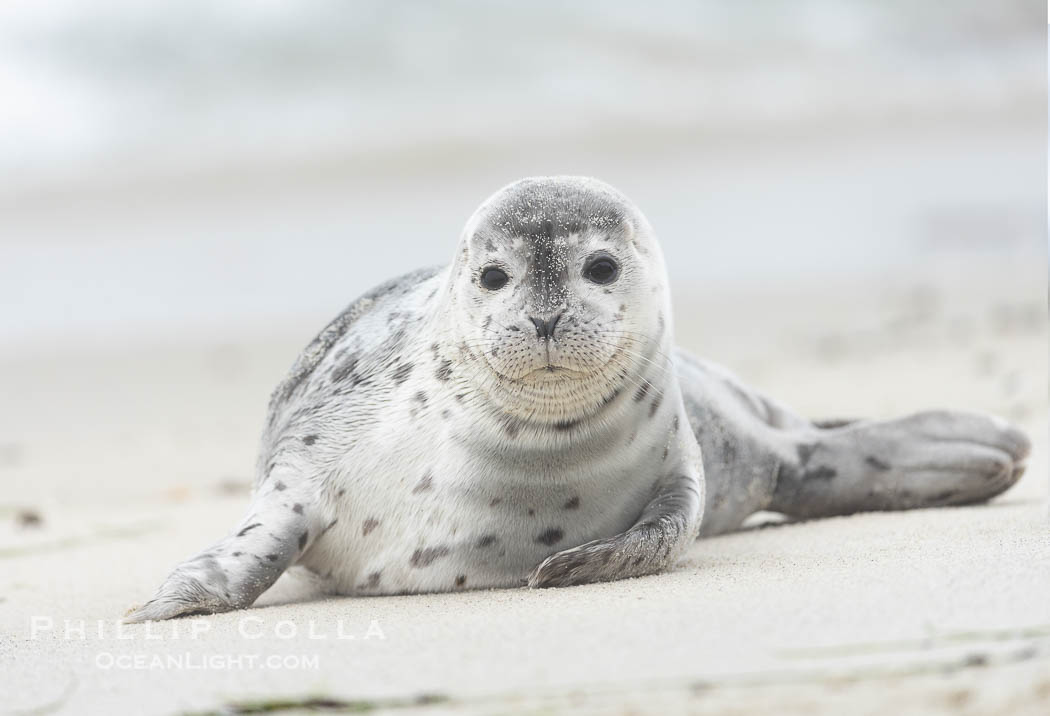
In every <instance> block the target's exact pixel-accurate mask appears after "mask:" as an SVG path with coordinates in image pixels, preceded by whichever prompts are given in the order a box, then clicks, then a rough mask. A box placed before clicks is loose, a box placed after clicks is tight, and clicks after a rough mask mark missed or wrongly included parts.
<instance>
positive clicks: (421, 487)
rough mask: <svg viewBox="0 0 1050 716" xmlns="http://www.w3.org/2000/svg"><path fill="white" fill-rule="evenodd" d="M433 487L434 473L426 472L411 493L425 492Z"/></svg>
mask: <svg viewBox="0 0 1050 716" xmlns="http://www.w3.org/2000/svg"><path fill="white" fill-rule="evenodd" d="M433 486H434V473H432V472H431V471H430V470H427V472H426V474H425V475H423V479H421V480H420V481H419V484H418V485H416V486H415V487H413V488H412V493H413V494H416V493H420V492H426V491H427V490H429V489H430V488H431V487H433Z"/></svg>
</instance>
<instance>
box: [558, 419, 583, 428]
mask: <svg viewBox="0 0 1050 716" xmlns="http://www.w3.org/2000/svg"><path fill="white" fill-rule="evenodd" d="M579 424H580V421H579V420H559V421H558V422H556V423H554V429H555V430H559V431H565V430H572V429H573V428H574V427H576V426H577V425H579Z"/></svg>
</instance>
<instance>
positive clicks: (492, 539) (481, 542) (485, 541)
mask: <svg viewBox="0 0 1050 716" xmlns="http://www.w3.org/2000/svg"><path fill="white" fill-rule="evenodd" d="M494 544H496V535H485V536H484V537H479V538H478V541H477V546H478V549H485V548H486V547H491V546H492V545H494Z"/></svg>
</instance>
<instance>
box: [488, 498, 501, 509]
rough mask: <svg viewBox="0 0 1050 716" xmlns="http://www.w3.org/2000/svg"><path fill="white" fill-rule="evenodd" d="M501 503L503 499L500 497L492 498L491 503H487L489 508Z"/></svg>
mask: <svg viewBox="0 0 1050 716" xmlns="http://www.w3.org/2000/svg"><path fill="white" fill-rule="evenodd" d="M501 502H503V498H502V497H493V498H492V501H491V502H490V503H489V507H495V506H496V505H498V504H499V503H501Z"/></svg>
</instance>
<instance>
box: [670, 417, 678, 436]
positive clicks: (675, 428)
mask: <svg viewBox="0 0 1050 716" xmlns="http://www.w3.org/2000/svg"><path fill="white" fill-rule="evenodd" d="M677 433H678V416H677V415H676V416H674V420H672V421H671V434H672V435H675V434H677Z"/></svg>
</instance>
